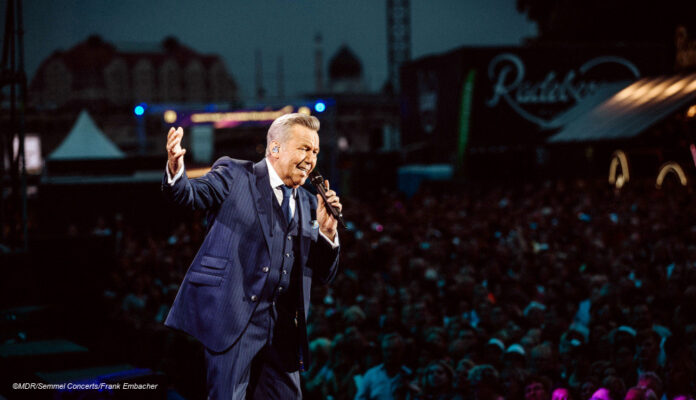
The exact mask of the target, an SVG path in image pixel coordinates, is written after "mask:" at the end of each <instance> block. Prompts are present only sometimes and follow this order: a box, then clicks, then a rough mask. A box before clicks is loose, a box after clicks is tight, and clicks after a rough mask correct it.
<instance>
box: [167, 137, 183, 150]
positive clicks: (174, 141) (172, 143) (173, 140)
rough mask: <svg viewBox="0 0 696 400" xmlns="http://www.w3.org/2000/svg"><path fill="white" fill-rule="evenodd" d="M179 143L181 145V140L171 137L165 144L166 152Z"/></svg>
mask: <svg viewBox="0 0 696 400" xmlns="http://www.w3.org/2000/svg"><path fill="white" fill-rule="evenodd" d="M180 143H181V138H177V137H176V136H175V137H172V138H171V139H169V141H168V142H167V150H171V149H173V148H174V147H176V145H178V144H180Z"/></svg>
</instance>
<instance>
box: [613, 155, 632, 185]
mask: <svg viewBox="0 0 696 400" xmlns="http://www.w3.org/2000/svg"><path fill="white" fill-rule="evenodd" d="M619 166H620V167H621V171H620V174H617V169H618V168H619ZM630 178H631V175H630V173H629V170H628V158H627V157H626V153H624V152H623V150H616V151H615V152H614V154H612V155H611V163H610V164H609V184H610V185H613V186H616V188H617V189H621V188H622V187H623V185H625V184H626V183H628V181H629V180H630Z"/></svg>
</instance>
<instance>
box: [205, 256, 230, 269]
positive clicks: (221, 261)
mask: <svg viewBox="0 0 696 400" xmlns="http://www.w3.org/2000/svg"><path fill="white" fill-rule="evenodd" d="M201 265H202V266H204V267H208V268H214V269H224V268H225V266H227V259H225V258H220V257H213V256H203V257H201Z"/></svg>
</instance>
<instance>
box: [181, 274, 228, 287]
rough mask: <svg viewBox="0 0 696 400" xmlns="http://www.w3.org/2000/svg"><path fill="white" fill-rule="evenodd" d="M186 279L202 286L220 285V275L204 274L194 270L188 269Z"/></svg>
mask: <svg viewBox="0 0 696 400" xmlns="http://www.w3.org/2000/svg"><path fill="white" fill-rule="evenodd" d="M186 280H187V281H189V282H190V283H193V284H196V285H203V286H220V283H222V277H221V276H217V275H210V274H204V273H201V272H196V271H189V272H188V274H186Z"/></svg>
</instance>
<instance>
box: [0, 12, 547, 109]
mask: <svg viewBox="0 0 696 400" xmlns="http://www.w3.org/2000/svg"><path fill="white" fill-rule="evenodd" d="M385 3H386V0H351V1H345V0H254V1H251V0H249V1H240V0H227V1H225V0H206V1H191V0H179V1H176V2H172V1H163V0H155V1H133V0H124V1H113V0H74V1H47V0H25V1H24V23H25V31H26V34H25V52H26V69H27V73H28V74H29V77H33V74H34V73H35V71H36V69H37V68H38V65H39V63H40V62H41V61H42V60H43V59H45V58H46V57H48V56H49V55H50V54H51V53H52V52H53V51H55V50H58V49H68V48H70V47H72V46H73V45H75V44H76V43H78V42H80V41H82V40H84V39H85V38H87V36H89V35H90V34H99V35H101V36H102V37H103V38H104V40H106V41H109V42H113V43H115V44H117V45H119V44H121V43H127V44H129V45H141V44H142V45H145V46H148V45H149V46H150V47H152V46H153V45H154V44H155V43H157V42H159V41H161V40H162V39H163V38H164V37H166V36H168V35H174V36H177V37H178V38H179V40H180V41H181V42H182V43H184V44H185V45H188V46H190V47H193V48H194V49H197V50H198V51H201V52H204V53H217V54H220V55H221V56H222V57H223V59H224V60H225V63H226V66H227V69H228V71H229V72H230V73H232V75H233V76H234V78H235V79H236V81H237V83H238V85H239V86H240V89H241V93H240V94H241V96H242V98H243V99H244V100H250V99H251V96H252V95H253V91H254V53H255V51H256V49H260V50H261V51H262V60H263V68H264V84H265V86H266V89H267V93H268V95H269V96H274V95H276V93H277V83H276V76H277V74H276V71H277V59H278V57H279V56H282V57H283V59H284V70H285V72H284V74H285V93H286V95H295V94H300V93H303V92H307V91H311V90H312V89H313V87H314V80H313V65H314V58H313V57H314V56H313V55H314V43H313V38H314V35H315V34H316V33H317V32H320V33H321V34H322V35H323V38H324V60H325V62H328V59H329V58H330V57H331V55H333V54H334V53H335V51H336V50H337V49H338V48H339V46H340V45H341V44H343V43H345V44H348V45H349V46H350V47H351V48H352V49H353V50H354V51H355V53H356V54H357V55H358V57H360V58H361V60H362V61H363V68H364V73H365V78H366V82H367V84H368V87H369V89H371V90H376V89H379V88H380V87H381V85H382V84H383V83H384V81H385V79H386V70H387V56H386V18H385V13H386V11H385V8H386V6H385ZM4 5H5V2H3V10H2V11H1V12H2V14H3V21H4V11H5V10H4ZM411 12H412V19H411V24H412V42H411V43H412V56H413V57H414V58H417V57H420V56H423V55H427V54H432V53H438V52H443V51H447V50H451V49H453V48H456V47H458V46H463V45H516V44H520V43H521V41H522V40H523V39H524V38H526V37H533V36H535V35H536V26H535V24H534V23H532V22H530V21H529V20H527V19H526V17H525V16H524V15H521V14H519V13H518V12H517V10H516V9H515V0H490V1H463V0H411Z"/></svg>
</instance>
